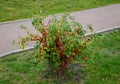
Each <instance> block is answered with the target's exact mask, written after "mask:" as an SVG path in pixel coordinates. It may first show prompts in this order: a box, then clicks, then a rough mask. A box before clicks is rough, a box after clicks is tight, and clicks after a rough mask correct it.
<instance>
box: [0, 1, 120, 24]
mask: <svg viewBox="0 0 120 84" xmlns="http://www.w3.org/2000/svg"><path fill="white" fill-rule="evenodd" d="M116 3H120V0H0V22H5V21H12V20H18V19H25V18H31V17H32V16H33V14H35V13H36V10H38V9H39V10H40V9H42V10H46V11H48V12H50V13H51V14H56V13H62V12H65V11H66V8H67V6H68V4H72V8H71V9H70V12H72V11H78V10H84V9H89V8H95V7H99V6H105V5H109V4H116Z"/></svg>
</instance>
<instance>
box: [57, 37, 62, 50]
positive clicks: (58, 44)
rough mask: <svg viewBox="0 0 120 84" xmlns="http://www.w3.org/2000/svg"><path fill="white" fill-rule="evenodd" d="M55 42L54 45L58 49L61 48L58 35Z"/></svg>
mask: <svg viewBox="0 0 120 84" xmlns="http://www.w3.org/2000/svg"><path fill="white" fill-rule="evenodd" d="M55 43H56V47H57V48H58V49H59V50H63V46H62V42H61V41H60V38H59V37H57V38H56V41H55Z"/></svg>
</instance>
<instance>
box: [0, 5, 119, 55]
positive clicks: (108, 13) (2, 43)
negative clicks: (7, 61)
mask: <svg viewBox="0 0 120 84" xmlns="http://www.w3.org/2000/svg"><path fill="white" fill-rule="evenodd" d="M119 9H120V4H116V5H110V6H105V7H100V8H95V9H90V10H85V11H78V12H73V13H71V15H72V16H75V18H76V20H77V21H78V22H80V23H82V24H83V25H84V26H85V25H86V24H92V25H93V28H94V30H95V31H100V30H104V29H109V28H114V27H115V26H120V11H119ZM58 16H60V14H58ZM20 25H25V26H27V27H28V28H29V29H30V30H31V31H32V32H34V29H33V27H32V25H31V20H24V21H15V22H11V23H0V39H1V40H0V56H2V55H3V54H5V53H9V52H11V51H14V50H18V49H19V48H18V46H13V45H12V42H13V40H16V39H17V38H18V37H22V36H25V35H26V34H25V32H24V31H23V30H22V29H21V28H20ZM33 45H34V43H30V45H29V47H31V46H33Z"/></svg>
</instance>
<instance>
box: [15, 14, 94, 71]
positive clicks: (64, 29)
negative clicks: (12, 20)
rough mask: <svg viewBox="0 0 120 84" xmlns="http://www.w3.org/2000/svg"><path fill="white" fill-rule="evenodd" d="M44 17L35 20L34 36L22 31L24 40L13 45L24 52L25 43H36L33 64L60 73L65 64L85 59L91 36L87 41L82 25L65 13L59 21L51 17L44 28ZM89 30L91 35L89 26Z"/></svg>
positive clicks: (37, 17) (37, 16)
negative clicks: (39, 63) (45, 65)
mask: <svg viewBox="0 0 120 84" xmlns="http://www.w3.org/2000/svg"><path fill="white" fill-rule="evenodd" d="M46 17H47V15H46V14H44V13H42V12H40V13H39V14H37V15H36V16H34V17H33V21H32V25H33V27H34V28H35V29H36V30H37V33H36V34H33V33H30V32H29V30H28V29H27V28H24V30H25V31H26V32H27V36H26V37H24V38H20V39H19V41H16V42H15V44H19V46H20V47H21V48H24V47H25V46H26V45H27V43H28V42H30V41H35V42H36V45H35V49H37V51H36V52H35V61H36V62H37V60H38V59H40V60H47V61H48V63H49V64H50V66H51V67H53V69H54V70H55V71H57V72H59V73H62V72H64V71H66V70H68V64H70V63H71V62H72V60H74V59H75V60H78V59H79V58H81V59H83V60H86V59H88V57H87V56H82V54H83V53H84V50H85V49H86V48H87V47H88V46H90V45H91V41H92V37H93V35H92V34H91V35H90V36H87V37H86V36H85V34H86V31H85V30H84V29H83V26H82V24H81V23H79V22H77V21H75V19H74V18H73V17H72V16H71V15H70V14H69V13H64V14H63V15H62V16H61V18H59V19H57V17H55V16H54V15H53V18H52V19H50V20H49V22H48V23H47V25H44V20H45V18H46ZM88 28H89V29H90V31H91V33H92V32H93V29H92V28H91V26H88ZM81 56H82V57H81ZM78 61H79V60H78Z"/></svg>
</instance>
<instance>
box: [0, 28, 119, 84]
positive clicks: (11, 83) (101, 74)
mask: <svg viewBox="0 0 120 84" xmlns="http://www.w3.org/2000/svg"><path fill="white" fill-rule="evenodd" d="M97 36H98V38H97V39H94V41H95V42H96V43H94V44H93V47H91V49H93V50H95V52H94V55H91V56H90V57H92V60H89V61H86V62H85V61H83V62H82V64H81V65H82V66H84V67H82V69H80V70H79V72H80V73H82V74H84V75H83V77H81V75H80V77H81V80H82V81H81V84H120V37H119V36H120V30H118V31H114V32H111V33H106V34H103V35H97ZM33 51H34V50H28V51H25V52H21V53H17V54H12V55H9V56H6V57H3V58H0V84H61V83H60V81H61V80H58V79H56V78H54V77H52V76H51V77H49V78H47V77H44V75H45V73H47V71H46V67H45V65H46V63H47V62H41V63H37V64H36V63H34V57H33V55H34V53H33ZM80 68H81V67H80ZM62 84H63V83H62ZM64 84H79V83H78V82H76V81H73V80H66V81H65V82H64Z"/></svg>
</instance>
